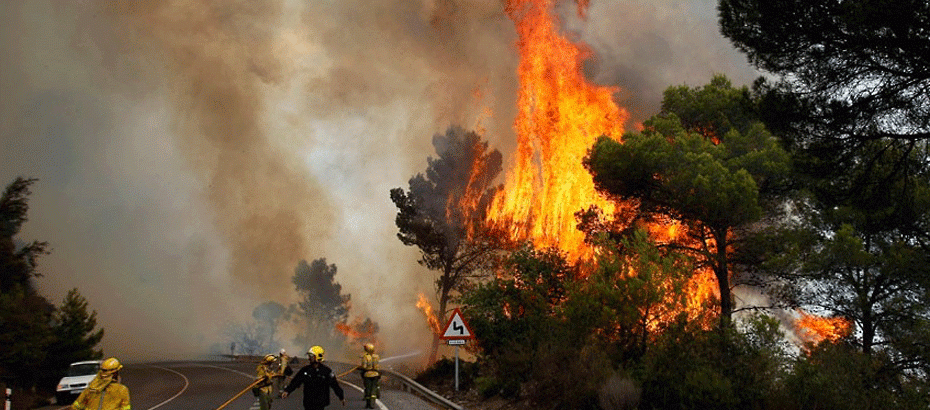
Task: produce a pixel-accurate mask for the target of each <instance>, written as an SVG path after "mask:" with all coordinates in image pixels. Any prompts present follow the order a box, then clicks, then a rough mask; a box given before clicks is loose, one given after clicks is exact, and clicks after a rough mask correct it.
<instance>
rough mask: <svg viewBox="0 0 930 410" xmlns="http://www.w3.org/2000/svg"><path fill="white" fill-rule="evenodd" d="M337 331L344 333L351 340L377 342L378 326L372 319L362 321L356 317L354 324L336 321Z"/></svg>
mask: <svg viewBox="0 0 930 410" xmlns="http://www.w3.org/2000/svg"><path fill="white" fill-rule="evenodd" d="M336 331H338V332H339V333H342V334H343V335H345V336H346V337H347V338H349V339H350V342H371V343H375V344H378V343H376V341H377V336H376V335H377V333H378V326H377V325H376V324H375V323H374V322H372V321H371V320H366V321H364V322H362V321H361V320H359V319H358V318H356V319H355V320H354V321H353V322H352V324H348V323H336Z"/></svg>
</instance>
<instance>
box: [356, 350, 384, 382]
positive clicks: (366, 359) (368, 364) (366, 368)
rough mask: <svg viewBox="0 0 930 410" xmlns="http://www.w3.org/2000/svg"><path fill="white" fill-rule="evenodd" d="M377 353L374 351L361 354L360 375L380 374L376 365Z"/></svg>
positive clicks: (374, 375) (373, 375)
mask: <svg viewBox="0 0 930 410" xmlns="http://www.w3.org/2000/svg"><path fill="white" fill-rule="evenodd" d="M378 359H380V358H379V357H378V355H376V354H374V353H365V354H363V355H362V365H361V366H359V367H360V368H361V369H362V377H378V376H380V375H381V372H380V370H381V368H380V367H379V366H378Z"/></svg>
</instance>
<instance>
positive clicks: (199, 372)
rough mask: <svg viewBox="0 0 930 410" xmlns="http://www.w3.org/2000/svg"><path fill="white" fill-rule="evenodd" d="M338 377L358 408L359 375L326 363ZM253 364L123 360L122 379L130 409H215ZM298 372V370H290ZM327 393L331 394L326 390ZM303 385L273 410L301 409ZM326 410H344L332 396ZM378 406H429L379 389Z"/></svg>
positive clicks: (245, 381) (233, 408)
mask: <svg viewBox="0 0 930 410" xmlns="http://www.w3.org/2000/svg"><path fill="white" fill-rule="evenodd" d="M327 365H329V366H330V367H332V368H333V371H334V372H336V374H337V375H339V376H340V382H341V383H342V386H343V390H344V391H345V396H346V400H347V403H346V406H345V407H344V408H345V409H363V408H364V407H365V402H364V401H363V400H362V389H361V388H360V387H359V385H360V384H361V378H359V377H358V376H357V374H355V373H354V372H350V370H351V369H352V368H353V366H352V365H348V364H344V363H336V362H327ZM255 366H256V364H255V363H249V362H222V361H198V362H159V363H145V364H126V365H125V367H124V368H123V370H122V371H121V375H122V381H123V383H124V384H126V386H127V387H128V388H129V392H130V397H131V400H132V408H133V409H134V410H155V409H158V410H198V409H202V410H215V409H216V408H218V407H219V406H220V405H222V404H223V403H225V402H226V401H228V400H230V399H231V398H232V397H234V396H235V395H236V394H237V393H239V392H241V391H242V390H243V389H245V388H246V387H248V386H249V384H250V383H251V382H252V381H253V380H254V377H255ZM295 370H297V369H295ZM330 394H332V393H330ZM302 395H303V393H302V389H298V390H297V391H295V392H294V394H292V395H291V396H289V397H288V398H286V399H280V398H278V399H275V400H274V402H273V403H272V405H271V408H272V409H273V410H302V409H303V406H302V405H301V399H302ZM331 401H332V404H331V405H330V406H329V407H328V409H339V408H343V407H342V406H341V405H340V403H339V400H338V399H337V398H336V397H335V395H332V396H331ZM378 406H379V407H380V409H381V410H423V409H433V407H431V406H430V405H428V404H426V403H425V402H423V401H422V400H420V399H418V398H416V396H413V395H411V394H408V393H404V392H400V391H387V390H385V391H383V392H382V397H381V400H379V401H378ZM67 408H68V406H66V405H52V406H46V407H44V408H43V409H44V410H61V409H67ZM257 409H258V401H257V400H256V398H255V396H253V395H252V393H251V392H248V391H246V392H245V393H244V394H242V395H241V396H240V397H238V398H237V399H235V400H233V401H232V402H230V403H229V404H228V405H227V406H226V407H225V409H224V410H257Z"/></svg>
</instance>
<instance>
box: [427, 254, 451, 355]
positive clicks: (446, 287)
mask: <svg viewBox="0 0 930 410" xmlns="http://www.w3.org/2000/svg"><path fill="white" fill-rule="evenodd" d="M448 270H449V269H447V272H444V273H443V275H442V278H440V280H439V287H440V289H439V311H438V312H437V315H436V319H437V320H438V321H439V326H445V325H446V305H448V303H449V292H451V291H452V285H451V282H452V279H451V273H449V272H448ZM439 331H440V332H442V331H443V329H442V328H441V327H440V329H439ZM439 336H440V335H439V334H438V333H434V334H433V345H432V348H431V349H430V354H429V364H433V363H436V356H437V354H438V352H439Z"/></svg>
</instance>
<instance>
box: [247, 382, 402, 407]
mask: <svg viewBox="0 0 930 410" xmlns="http://www.w3.org/2000/svg"><path fill="white" fill-rule="evenodd" d="M337 380H339V382H340V383H342V384H345V385H348V386H352V388H353V389H355V390H358V391H360V392H362V400H364V399H365V389H363V388H361V387H358V386H356V385H354V384H352V383H349V382H347V381H345V380H342V379H337ZM375 404H377V405H378V408H379V409H381V410H388V408H387V407H386V406H385V405H384V404H383V403H381V400H380V399H375ZM250 410H252V409H250Z"/></svg>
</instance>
